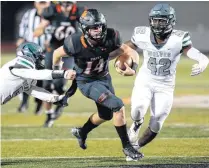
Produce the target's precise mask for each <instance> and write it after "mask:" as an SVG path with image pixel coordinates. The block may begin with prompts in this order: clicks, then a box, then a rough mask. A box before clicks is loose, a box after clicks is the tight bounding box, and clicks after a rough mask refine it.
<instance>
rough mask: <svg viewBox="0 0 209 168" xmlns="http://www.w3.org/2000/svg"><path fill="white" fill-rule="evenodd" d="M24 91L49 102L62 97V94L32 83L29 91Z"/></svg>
mask: <svg viewBox="0 0 209 168" xmlns="http://www.w3.org/2000/svg"><path fill="white" fill-rule="evenodd" d="M26 93H27V94H28V95H29V94H30V95H31V96H33V97H35V98H38V99H40V100H43V101H46V102H51V103H54V102H57V101H60V100H62V98H63V97H64V95H56V94H52V93H50V92H48V91H47V90H45V89H44V88H40V87H37V86H34V85H32V86H31V89H30V90H29V91H26Z"/></svg>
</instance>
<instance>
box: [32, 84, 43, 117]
mask: <svg viewBox="0 0 209 168" xmlns="http://www.w3.org/2000/svg"><path fill="white" fill-rule="evenodd" d="M36 85H37V86H38V87H43V81H42V80H38V81H37V84H36ZM35 102H36V108H35V112H34V113H35V114H36V115H39V114H41V107H42V104H43V101H42V100H40V99H37V98H35Z"/></svg>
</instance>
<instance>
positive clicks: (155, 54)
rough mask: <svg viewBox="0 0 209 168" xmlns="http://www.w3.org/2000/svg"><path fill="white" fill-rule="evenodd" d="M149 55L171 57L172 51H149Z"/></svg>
mask: <svg viewBox="0 0 209 168" xmlns="http://www.w3.org/2000/svg"><path fill="white" fill-rule="evenodd" d="M147 52H148V56H149V57H164V58H165V57H166V58H169V57H171V52H170V51H169V50H168V51H147Z"/></svg>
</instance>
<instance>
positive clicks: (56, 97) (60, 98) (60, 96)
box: [50, 95, 65, 103]
mask: <svg viewBox="0 0 209 168" xmlns="http://www.w3.org/2000/svg"><path fill="white" fill-rule="evenodd" d="M64 96H65V95H59V96H58V95H55V96H53V97H52V99H51V100H50V102H52V103H55V102H58V101H60V100H62V99H63V97H64Z"/></svg>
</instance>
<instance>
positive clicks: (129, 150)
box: [123, 144, 144, 161]
mask: <svg viewBox="0 0 209 168" xmlns="http://www.w3.org/2000/svg"><path fill="white" fill-rule="evenodd" d="M123 153H124V154H125V155H126V160H127V158H130V159H132V160H133V161H137V160H139V159H141V158H143V157H144V155H143V154H142V153H140V152H138V151H137V150H135V149H134V147H133V146H131V145H130V144H129V145H127V146H126V147H125V148H123ZM127 161H129V160H127Z"/></svg>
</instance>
